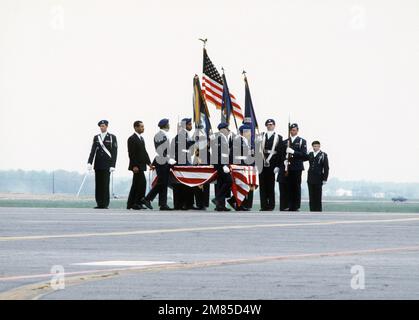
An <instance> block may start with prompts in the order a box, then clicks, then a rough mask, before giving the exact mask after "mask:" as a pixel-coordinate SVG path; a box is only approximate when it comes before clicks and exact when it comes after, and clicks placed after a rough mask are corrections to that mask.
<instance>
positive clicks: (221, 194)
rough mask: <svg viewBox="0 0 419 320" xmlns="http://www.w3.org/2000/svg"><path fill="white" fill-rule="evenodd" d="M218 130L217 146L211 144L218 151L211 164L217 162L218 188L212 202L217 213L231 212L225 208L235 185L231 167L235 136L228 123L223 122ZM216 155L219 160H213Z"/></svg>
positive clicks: (214, 153) (215, 152)
mask: <svg viewBox="0 0 419 320" xmlns="http://www.w3.org/2000/svg"><path fill="white" fill-rule="evenodd" d="M217 128H218V130H219V134H218V135H217V137H216V139H215V144H211V147H214V148H215V149H216V150H214V149H213V153H212V155H211V162H212V163H214V160H215V163H214V167H215V168H216V169H217V187H216V192H215V199H213V200H212V202H213V203H215V210H216V211H231V210H230V209H229V208H227V207H226V206H225V200H226V198H228V197H230V195H231V185H232V183H233V180H232V178H231V175H230V167H229V165H230V164H231V163H232V153H233V151H232V149H233V148H232V147H233V136H232V134H231V132H230V130H229V128H228V123H226V122H221V123H220V124H219V125H218V127H217ZM214 155H216V157H217V159H213V157H214ZM230 201H231V200H230Z"/></svg>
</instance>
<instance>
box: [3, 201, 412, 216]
mask: <svg viewBox="0 0 419 320" xmlns="http://www.w3.org/2000/svg"><path fill="white" fill-rule="evenodd" d="M169 204H170V203H169ZM95 205H96V204H95V201H94V199H91V198H88V199H76V198H65V197H58V198H46V197H40V198H38V199H37V198H35V197H32V198H30V199H25V198H22V197H19V198H16V199H13V198H10V197H9V198H0V207H34V208H93V207H94V206H95ZM154 207H155V208H157V202H154ZM110 208H112V209H124V208H126V199H112V200H111V204H110ZM277 208H278V207H277ZM212 209H213V207H211V208H210V210H212ZM253 210H259V203H258V202H255V204H254V207H253ZM323 210H324V211H329V212H331V211H333V212H405V213H419V202H418V201H411V202H409V201H407V202H405V203H393V202H391V201H372V200H368V201H363V200H352V201H351V200H345V201H339V200H329V201H328V200H327V199H326V200H325V201H324V202H323ZM301 211H308V202H307V200H304V199H303V202H302V206H301Z"/></svg>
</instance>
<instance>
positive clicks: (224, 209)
mask: <svg viewBox="0 0 419 320" xmlns="http://www.w3.org/2000/svg"><path fill="white" fill-rule="evenodd" d="M215 211H231V209H229V208H227V207H217V208H215Z"/></svg>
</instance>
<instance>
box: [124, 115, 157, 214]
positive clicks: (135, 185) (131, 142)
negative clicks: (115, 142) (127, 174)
mask: <svg viewBox="0 0 419 320" xmlns="http://www.w3.org/2000/svg"><path fill="white" fill-rule="evenodd" d="M143 132H144V124H143V122H142V121H135V122H134V133H133V134H132V136H130V137H129V138H128V142H127V143H128V156H129V166H128V170H130V171H132V173H133V176H132V185H131V190H130V192H129V196H128V202H127V209H128V210H129V209H133V210H140V209H145V207H144V206H143V205H142V204H140V200H141V199H142V198H143V197H144V196H145V191H146V185H147V184H146V179H145V176H144V171H146V170H147V166H148V167H149V168H150V169H152V166H151V161H150V157H149V155H148V153H147V150H146V147H145V142H144V138H143V136H142V134H143Z"/></svg>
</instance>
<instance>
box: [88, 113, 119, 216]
mask: <svg viewBox="0 0 419 320" xmlns="http://www.w3.org/2000/svg"><path fill="white" fill-rule="evenodd" d="M108 124H109V122H108V121H107V120H101V121H99V122H98V124H97V125H98V126H99V128H100V133H99V134H98V135H96V136H94V137H93V144H92V149H91V151H90V155H89V159H88V160H87V169H88V170H89V171H91V170H92V169H94V170H95V198H96V204H97V206H96V207H95V209H108V207H109V180H110V174H111V173H112V172H114V171H115V165H116V157H117V153H118V143H117V141H116V137H115V135H113V134H110V133H108ZM93 161H94V165H93V166H92V164H93Z"/></svg>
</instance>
